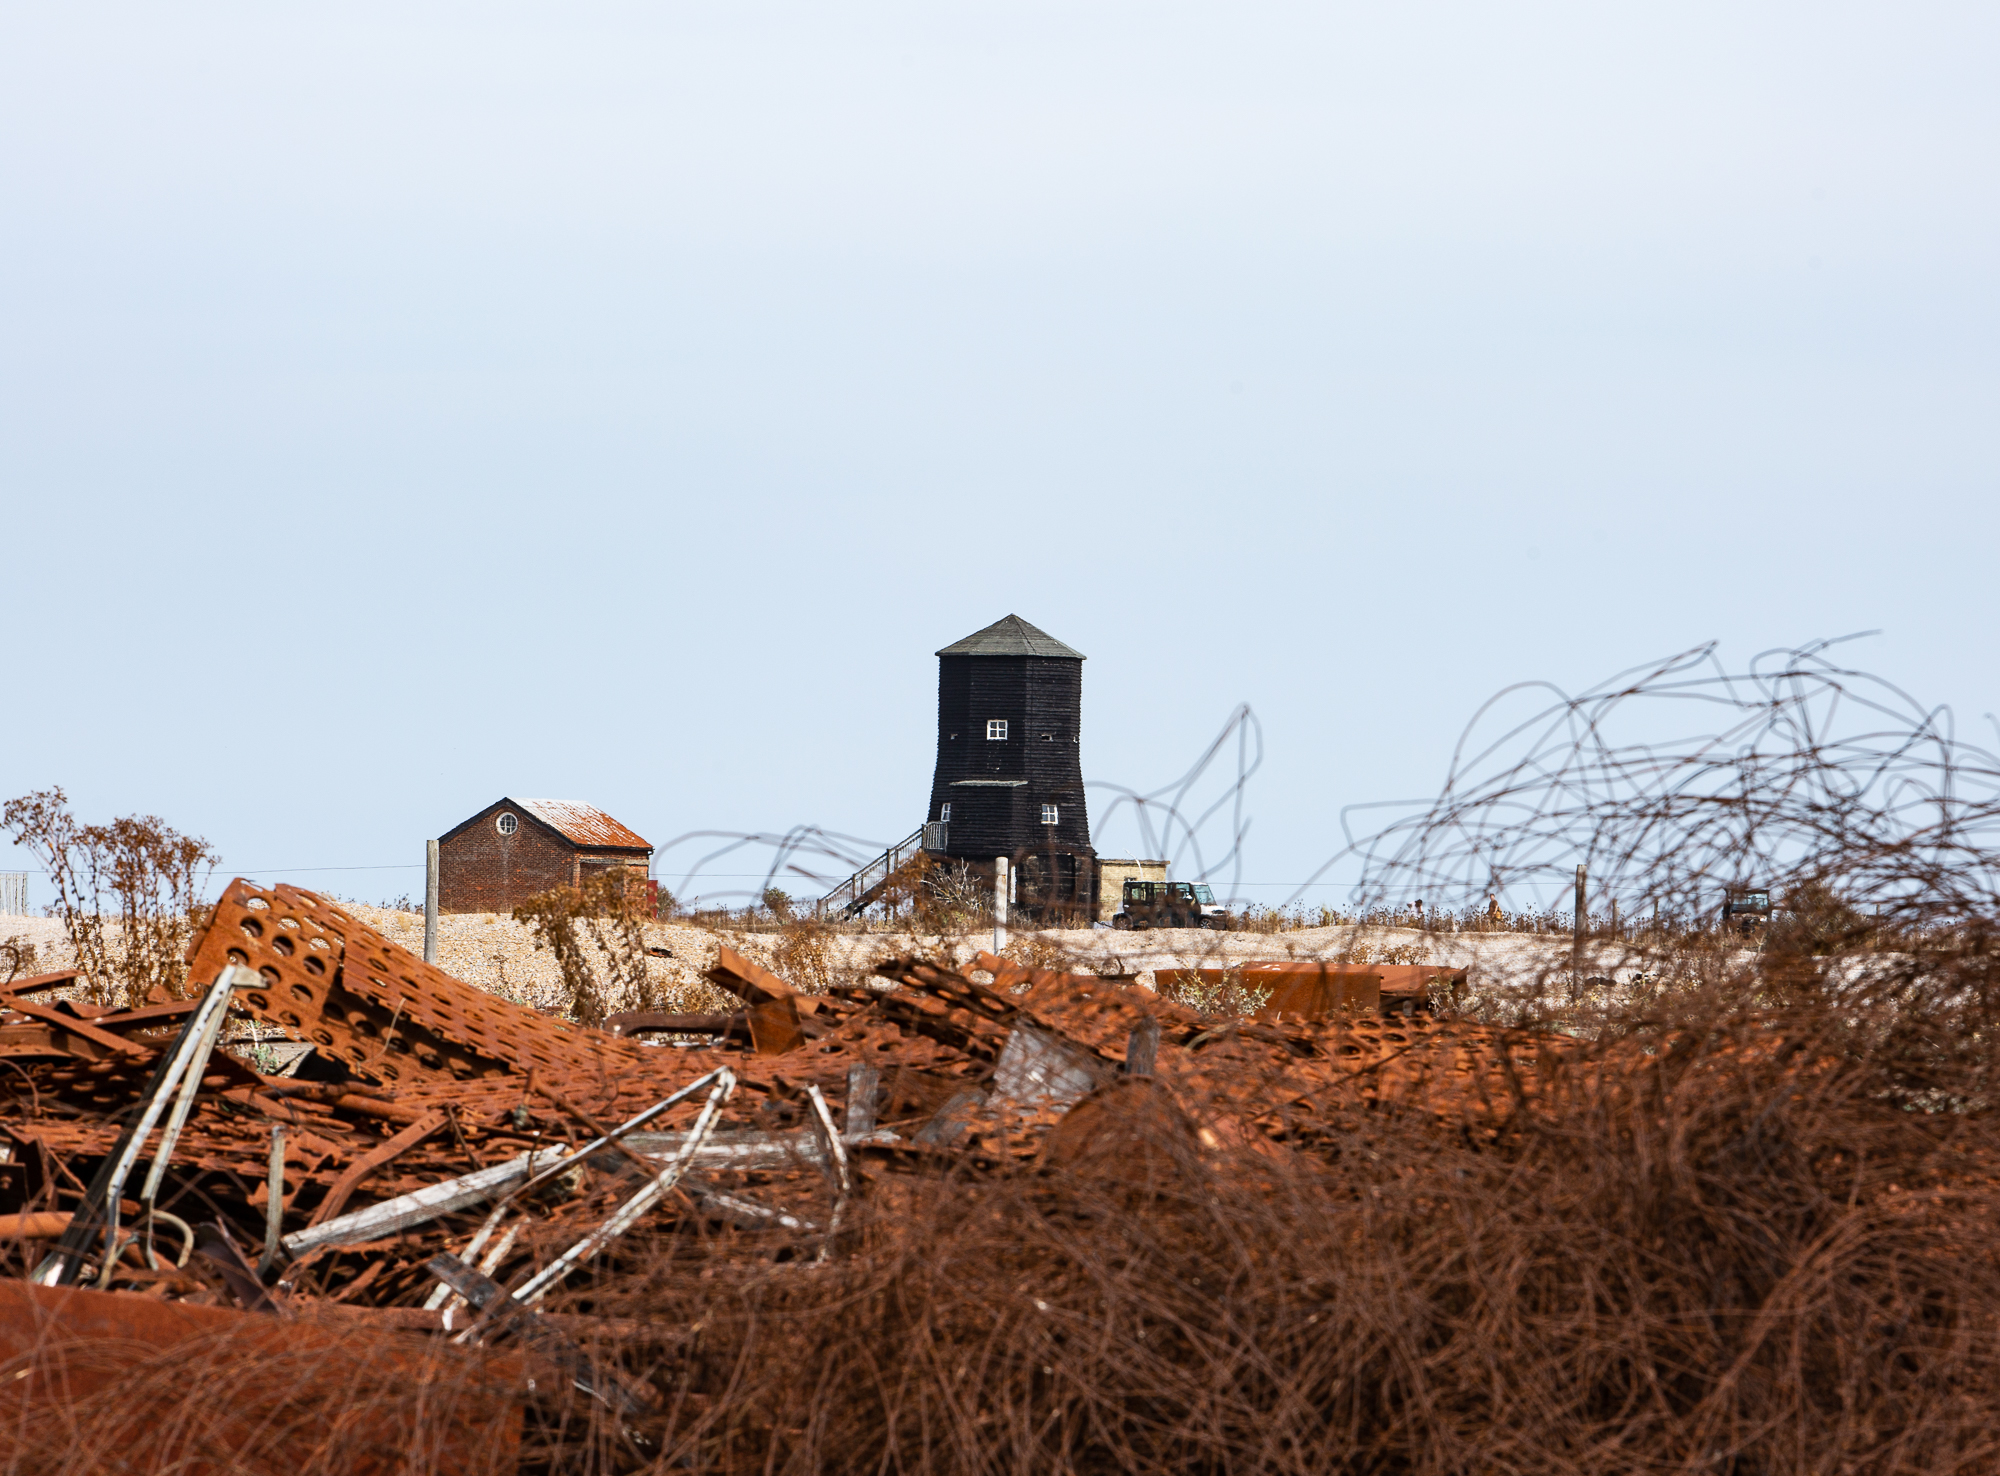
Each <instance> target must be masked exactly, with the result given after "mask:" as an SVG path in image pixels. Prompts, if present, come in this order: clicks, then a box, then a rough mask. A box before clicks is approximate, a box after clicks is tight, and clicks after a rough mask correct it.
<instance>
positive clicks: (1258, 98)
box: [0, 0, 2000, 901]
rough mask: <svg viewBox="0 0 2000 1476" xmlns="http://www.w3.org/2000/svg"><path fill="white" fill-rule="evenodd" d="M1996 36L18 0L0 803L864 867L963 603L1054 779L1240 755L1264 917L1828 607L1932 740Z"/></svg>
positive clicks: (1983, 612)
mask: <svg viewBox="0 0 2000 1476" xmlns="http://www.w3.org/2000/svg"><path fill="white" fill-rule="evenodd" d="M1996 42H2000V12H1995V11H1994V9H1993V8H1992V7H1991V6H1974V5H1971V4H1933V5H1926V4H1921V3H1918V4H1903V5H1897V6H1884V5H1867V6H1861V5H1839V4H1832V5H1829V4H1814V5H1803V4H1800V5H1772V4H1756V3H1748V4H1746V3H1731V4H1727V5H1723V4H1690V3H1677V4H1673V5H1666V4H1659V5H1624V6H1607V5H1602V4H1588V5H1585V4H1574V5H1514V6H1490V5H1466V4H1458V5H1453V4H1433V5H1398V6H1387V5H1382V6H1373V7H1353V6H1337V5H1328V4H1323V3H1322V4H1314V5H1275V4H1264V5H1257V4H1252V5H1230V6H1223V5H1186V4H1178V5H1177V4H1160V3H1155V4H1148V5H1137V4H1090V3H1078V0H1067V3H1064V4H1061V5H1045V4H1027V3H1010V4H1006V5H999V4H959V5H949V6H947V5H930V6H919V5H890V4H869V3H862V4H853V5H848V6H843V7H839V8H837V9H830V8H828V7H825V6H818V5H792V4H758V3H740V0H738V3H731V4H727V5H719V4H718V5H658V4H655V5H645V6H638V5H631V6H624V5H608V4H589V3H581V4H575V5H567V6H563V7H551V6H542V5H537V6H524V5H508V4H481V5H477V6H473V5H464V6H447V5H425V4H416V5H411V4H405V3H399V4H396V5H387V4H374V5H371V4H353V5H346V6H342V7H338V8H337V9H334V10H322V11H320V12H308V11H306V10H302V9H299V8H273V7H268V6H253V5H247V4H246V5H239V6H225V5H213V4H192V5H186V6H178V7H173V8H171V9H167V8H161V7H157V6H137V5H131V6H118V5H88V4H85V5H76V6H60V7H56V6H40V7H29V6H12V7H8V8H6V9H5V10H0V504H4V509H5V512H4V519H0V541H4V546H5V553H6V556H5V558H4V561H0V567H4V569H5V571H6V576H7V582H6V588H7V591H8V598H7V601H6V606H5V608H6V612H7V615H6V620H7V624H6V630H7V635H6V637H5V640H4V649H5V651H6V656H5V658H4V662H0V671H4V676H5V680H4V688H0V692H3V693H4V695H0V704H4V705H5V707H6V709H7V710H8V713H9V719H8V721H7V722H6V723H5V725H4V728H0V790H4V791H5V793H6V794H8V795H12V794H18V793H20V792H22V791H24V790H26V789H29V788H36V787H41V786H44V785H47V784H52V783H60V784H62V785H64V786H65V787H66V788H67V789H68V790H69V792H70V794H71V795H72V797H73V799H74V801H75V803H76V807H77V809H78V811H79V812H80V813H81V814H82V815H84V816H85V817H86V818H90V819H103V818H109V817H110V816H111V815H113V814H120V813H125V812H128V811H133V810H150V811H155V812H157V813H159V814H161V815H163V816H165V817H166V818H167V819H169V820H170V821H172V822H173V823H175V824H176V825H179V826H181V827H183V828H186V829H190V830H194V831H198V832H200V833H202V834H204V835H206V836H208V837H209V838H210V839H211V840H212V841H214V842H215V843H216V844H217V845H218V846H219V847H220V848H221V849H222V851H223V852H224V854H225V858H226V869H227V870H229V871H235V870H241V869H247V868H255V869H258V870H260V871H261V872H262V874H264V875H267V876H273V877H275V875H276V869H277V868H287V869H289V868H306V867H349V866H353V867H360V866H387V865H393V864H403V865H409V864H412V863H416V862H420V860H421V855H422V850H421V843H422V839H423V837H425V836H426V835H432V834H436V833H438V832H439V831H441V830H443V829H445V828H447V827H448V826H450V825H452V824H454V823H455V822H456V821H458V820H459V819H461V818H463V817H464V816H465V815H467V814H470V813H471V812H472V811H473V810H475V809H477V808H478V807H480V806H481V805H483V804H485V803H486V802H487V801H489V800H491V799H493V798H495V797H497V796H498V795H500V794H502V793H505V792H509V791H511V792H514V793H517V794H530V795H551V796H558V797H564V798H578V799H585V800H590V801H593V802H595V803H597V804H600V805H602V806H604V807H605V808H607V809H609V810H610V811H612V812H613V813H614V814H616V815H618V816H619V817H620V818H621V819H623V820H625V821H626V822H627V823H629V824H631V825H633V826H634V827H635V828H637V829H639V830H640V831H642V832H643V833H644V834H646V835H647V836H649V837H650V838H652V839H653V840H654V841H655V842H665V841H667V840H669V839H671V838H672V837H673V836H675V835H676V834H678V833H680V832H683V831H692V830H697V829H726V830H774V829H783V828H784V827H786V826H789V825H793V824H820V825H824V826H827V827H830V828H833V829H838V830H842V831H846V832H850V833H856V834H863V835H868V836H872V837H875V838H878V839H882V840H887V839H891V838H894V837H897V836H900V835H902V834H904V833H906V832H907V831H908V830H909V829H910V828H911V827H912V826H914V825H915V824H916V823H917V822H918V821H919V820H921V819H922V818H923V813H922V812H923V805H924V803H925V797H926V794H927V791H928V781H929V772H930V763H931V757H932V737H933V733H932V707H933V703H934V700H935V662H934V660H933V658H932V656H931V654H930V653H931V652H932V651H933V650H935V649H936V648H937V647H938V646H940V645H943V644H945V643H947V642H949V641H951V640H954V639H956V638H957V637H959V636H962V635H964V634H966V633H967V632H969V631H971V630H974V629H977V628H978V627H980V626H983V625H985V624H987V623H989V622H990V621H992V620H994V619H996V618H998V617H999V616H1001V615H1004V614H1006V613H1008V612H1010V611H1013V612H1018V613H1019V614H1021V615H1022V616H1024V617H1025V618H1027V619H1029V620H1031V621H1033V622H1034V623H1036V624H1038V625H1040V626H1042V627H1044V628H1045V629H1047V630H1049V631H1050V632H1052V633H1053V634H1055V635H1056V636H1058V637H1060V638H1061V639H1063V640H1065V641H1067V642H1069V643H1070V644H1071V645H1074V646H1076V647H1078V648H1079V649H1081V650H1083V651H1084V652H1086V653H1087V654H1088V655H1089V657H1090V661H1089V663H1088V665H1087V666H1086V667H1085V729H1084V744H1083V757H1084V765H1085V773H1086V775H1087V776H1089V777H1091V778H1095V779H1106V780H1115V781H1118V782H1121V783H1124V784H1127V785H1131V786H1134V787H1142V788H1143V787H1151V786H1154V785H1157V784H1160V783H1163V782H1165V781H1166V780H1168V779H1170V778H1172V777H1173V776H1174V775H1175V774H1176V773H1178V772H1179V771H1180V770H1181V769H1182V768H1184V767H1185V766H1186V764H1187V763H1188V762H1189V761H1191V760H1192V758H1193V757H1194V756H1195V755H1196V754H1197V753H1198V752H1199V750H1200V749H1201V747H1202V746H1203V745H1204V744H1205V743H1206V742H1207V740H1208V739H1209V738H1210V736H1211V735H1212V734H1213V733H1214V731H1215V730H1216V729H1217V728H1218V727H1220V725H1221V724H1222V722H1223V721H1224V720H1225V719H1226V717H1227V716H1228V713H1229V711H1230V709H1231V708H1232V706H1233V705H1234V704H1236V703H1238V702H1249V703H1250V704H1251V705H1252V706H1253V707H1254V709H1255V710H1256V712H1257V713H1258V714H1259V716H1260V717H1261V719H1262V722H1263V725H1264V735H1265V740H1266V744H1267V750H1268V757H1267V762H1266V764H1265V767H1264V769H1263V771H1262V772H1261V773H1260V774H1259V775H1258V776H1257V778H1256V780H1255V781H1254V784H1253V789H1252V793H1251V798H1250V804H1249V809H1250V811H1251V813H1252V814H1254V816H1255V827H1254V829H1253V830H1252V832H1251V837H1250V840H1249V843H1248V855H1247V860H1246V870H1245V872H1244V875H1245V876H1246V878H1248V879H1250V880H1252V881H1256V882H1260V883H1270V884H1272V885H1271V886H1268V887H1265V886H1260V887H1258V888H1256V889H1254V890H1253V891H1251V892H1250V893H1249V895H1252V896H1256V897H1259V898H1262V899H1264V900H1276V899H1277V897H1279V896H1282V895H1283V894H1284V892H1285V891H1287V890H1289V889H1288V888H1286V887H1283V886H1281V885H1278V884H1281V883H1285V882H1289V881H1293V880H1296V879H1299V878H1302V877H1304V876H1306V875H1307V874H1308V873H1309V872H1310V871H1311V869H1312V868H1313V867H1314V866H1315V865H1316V864H1317V863H1318V862H1319V861H1320V860H1321V859H1322V858H1323V857H1324V856H1325V855H1326V854H1327V853H1328V852H1329V851H1331V850H1333V849H1334V848H1335V847H1336V846H1337V844H1338V815H1339V811H1340V808H1341V807H1342V806H1343V805H1347V804H1353V803H1358V802H1362V801H1367V800H1373V799H1380V798H1385V797H1390V796H1400V795H1411V794H1420V793H1424V792H1427V791H1429V790H1431V789H1433V788H1434V787H1435V785H1436V782H1437V780H1438V778H1439V777H1440V775H1441V773H1442V771H1443V766H1444V764H1445V762H1446V761H1447V758H1448V756H1449V751H1450V745H1451V742H1452V740H1453V738H1454V737H1455V736H1456V734H1457V732H1458V729H1459V727H1460V725H1461V724H1462V723H1463V722H1464V720H1465V719H1466V718H1467V717H1468V716H1469V715H1470V714H1471V712H1472V710H1473V709H1474V707H1475V706H1476V705H1477V704H1478V703H1479V701H1480V700H1482V699H1483V698H1484V697H1485V696H1487V695H1488V694H1489V693H1490V692H1491V691H1493V690H1494V689H1496V688H1498V687H1500V686H1502V685H1505V684H1506V683H1508V682H1511V681H1516V680H1520V679H1523V678H1530V677H1540V678H1549V679H1552V680H1555V681H1557V682H1561V683H1565V684H1571V685H1578V686H1580V685H1584V684H1587V683H1589V682H1591V681H1593V680H1595V679H1597V678H1599V677H1602V676H1604V675H1607V674H1608V673H1610V672H1612V671H1614V670H1617V669H1619V668H1621V667H1624V666H1627V665H1631V664H1633V663H1636V662H1639V661H1641V660H1644V659H1646V658H1649V657H1653V656H1657V655H1663V654H1665V653H1667V652H1669V651H1672V650H1677V649H1680V648H1683V647H1686V646H1690V645H1693V644H1696V643H1697V642H1699V641H1702V640H1705V639H1710V638H1719V639H1720V640H1722V641H1723V642H1724V649H1725V652H1726V653H1727V654H1729V655H1731V656H1733V657H1735V658H1738V659H1747V657H1748V656H1749V655H1750V654H1751V653H1752V652H1753V651H1755V650H1757V649H1760V648H1763V647H1766V646H1770V645H1777V644H1787V643H1792V642H1795V641H1799V640H1803V639H1807V638H1810V637H1814V636H1820V635H1831V634H1839V633H1844V632H1847V631H1852V630H1858V629H1873V628H1880V629H1881V630H1882V631H1883V632H1884V633H1883V635H1882V636H1880V637H1879V638H1877V639H1875V640H1873V641H1870V642H1867V643H1863V644H1862V645H1861V646H1859V647H1856V648H1850V655H1851V656H1852V657H1853V659H1855V660H1857V661H1860V662H1862V663H1864V664H1867V665H1870V666H1872V667H1874V668H1875V669H1877V670H1879V671H1881V672H1882V673H1884V674H1885V675H1887V676H1890V677H1891V678H1893V679H1895V680H1898V681H1900V682H1902V683H1903V684H1904V685H1905V686H1908V687H1910V688H1912V689H1913V690H1915V691H1916V692H1917V693H1918V694H1919V695H1921V696H1923V697H1925V698H1926V699H1927V700H1931V701H1937V702H1949V703H1951V704H1953V705H1954V706H1955V708H1956V709H1957V710H1958V711H1959V713H1960V714H1961V718H1962V721H1963V722H1964V723H1965V724H1966V725H1967V726H1971V725H1974V724H1978V723H1979V722H1980V721H1981V719H1980V716H1979V715H1980V714H1982V713H1984V712H1986V711H1987V710H1989V709H1991V708H1994V707H1996V706H2000V701H1996V699H1995V695H1994V691H1993V686H1994V680H1993V673H1994V667H1995V662H1994V659H1993V657H1992V655H1991V650H1992V647H1993V644H1994V640H1993V638H1994V635H1995V625H1996V620H1995V613H1994V612H1995V600H1994V594H1993V583H1992V573H1991V569H1992V565H1993V559H1994V549H1995V541H1996V536H1995V535H1996V532H1997V531H2000V514H1996V511H1995V492H1996V483H2000V475H1997V474H2000V439H1997V438H1996V434H1995V431H1996V425H1995V404H1996V389H2000V383H1996V369H2000V348H1996V342H2000V340H1997V339H1996V333H1995V329H1996V326H2000V311H1996V309H2000V293H1996V287H2000V271H1996V265H1995V264H1996V262H2000V213H1997V212H1996V167H1995V165H1996V161H1995V143H1996V138H2000V89H1996V88H1995V87H1994V85H1993V78H1994V76H1995V75H1996V63H2000V55H1996V52H2000V46H1996ZM1099 844H1100V847H1101V848H1102V849H1104V850H1106V851H1107V852H1110V853H1114V854H1129V853H1130V851H1131V849H1133V848H1134V847H1135V846H1136V844H1137V843H1136V841H1135V840H1134V839H1133V837H1132V836H1131V834H1130V832H1126V833H1124V834H1123V835H1120V834H1118V833H1111V834H1102V835H1100V837H1099ZM22 864H25V863H24V862H23V861H22V860H21V859H20V858H19V856H18V854H9V853H4V852H0V867H5V866H8V865H22ZM662 869H663V872H664V873H665V874H668V875H671V874H672V863H671V862H669V863H667V865H665V866H664V867H663V868H662ZM1334 875H1335V877H1336V878H1338V877H1339V876H1340V875H1342V873H1341V872H1339V870H1338V869H1336V872H1335V873H1334ZM420 877H421V871H420V869H419V870H411V871H400V872H399V871H340V872H336V871H324V872H317V873H315V872H309V871H303V870H301V871H296V872H292V873H291V874H290V875H289V876H288V877H287V878H285V879H291V880H296V881H300V882H303V883H305V884H309V885H321V886H324V887H326V888H328V889H330V890H334V891H337V892H341V893H344V894H348V895H358V896H361V897H363V898H373V897H379V896H393V895H396V894H397V893H400V892H404V891H412V890H415V889H416V888H417V885H418V883H419V881H420ZM734 884H736V883H729V882H717V883H716V884H715V886H716V888H717V889H720V887H721V886H724V885H734ZM801 890H803V889H801ZM1333 890H1334V889H1326V890H1324V891H1323V892H1322V893H1321V894H1320V895H1324V896H1329V897H1330V896H1331V895H1332V894H1333ZM36 900H37V901H45V900H46V891H45V889H44V890H41V891H38V892H37V894H36Z"/></svg>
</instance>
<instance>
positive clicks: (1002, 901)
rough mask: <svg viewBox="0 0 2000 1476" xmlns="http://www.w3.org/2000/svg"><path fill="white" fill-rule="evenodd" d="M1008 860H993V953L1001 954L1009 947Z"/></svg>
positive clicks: (999, 858)
mask: <svg viewBox="0 0 2000 1476" xmlns="http://www.w3.org/2000/svg"><path fill="white" fill-rule="evenodd" d="M1009 881H1010V879H1009V877H1008V875H1007V858H1006V857H1005V856H995V857H994V858H993V951H994V952H995V953H1000V952H1002V951H1003V950H1005V948H1006V947H1007V892H1008V888H1009Z"/></svg>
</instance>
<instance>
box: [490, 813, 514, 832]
mask: <svg viewBox="0 0 2000 1476" xmlns="http://www.w3.org/2000/svg"><path fill="white" fill-rule="evenodd" d="M493 828H494V829H495V830H497V831H499V832H500V833H501V834H502V835H512V834H513V833H514V832H515V831H517V830H519V829H520V828H521V817H520V816H518V815H516V814H515V813H514V812H513V811H512V810H502V811H501V812H500V813H499V814H498V815H495V816H494V817H493Z"/></svg>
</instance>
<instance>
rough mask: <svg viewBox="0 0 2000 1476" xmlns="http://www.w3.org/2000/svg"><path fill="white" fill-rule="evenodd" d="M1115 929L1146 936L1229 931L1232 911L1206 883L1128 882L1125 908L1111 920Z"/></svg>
mask: <svg viewBox="0 0 2000 1476" xmlns="http://www.w3.org/2000/svg"><path fill="white" fill-rule="evenodd" d="M1111 926H1112V927H1114V928H1129V929H1130V930H1131V931H1133V932H1135V933H1143V932H1144V931H1146V929H1148V928H1217V929H1221V928H1227V927H1228V926H1229V909H1228V908H1226V907H1223V906H1222V905H1221V904H1219V903H1218V902H1217V901H1216V900H1215V893H1214V892H1212V891H1210V890H1209V888H1208V886H1207V885H1206V884H1205V883H1203V882H1175V881H1169V882H1156V881H1128V882H1126V883H1125V905H1124V906H1123V907H1122V908H1121V909H1120V910H1119V911H1118V912H1117V913H1115V914H1113V916H1112V918H1111Z"/></svg>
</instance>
